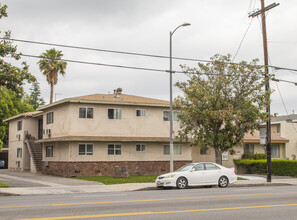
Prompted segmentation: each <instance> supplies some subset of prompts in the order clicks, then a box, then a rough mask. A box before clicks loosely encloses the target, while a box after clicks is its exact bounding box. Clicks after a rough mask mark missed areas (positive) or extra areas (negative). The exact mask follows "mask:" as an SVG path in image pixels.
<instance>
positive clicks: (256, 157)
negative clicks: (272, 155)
mask: <svg viewBox="0 0 297 220" xmlns="http://www.w3.org/2000/svg"><path fill="white" fill-rule="evenodd" d="M241 159H250V160H266V159H267V155H266V154H243V155H242V156H241Z"/></svg>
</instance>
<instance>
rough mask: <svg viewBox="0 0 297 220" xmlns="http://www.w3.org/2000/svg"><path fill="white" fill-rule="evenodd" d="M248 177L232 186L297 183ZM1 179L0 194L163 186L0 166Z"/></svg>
mask: <svg viewBox="0 0 297 220" xmlns="http://www.w3.org/2000/svg"><path fill="white" fill-rule="evenodd" d="M239 177H242V178H245V179H247V180H240V181H237V182H236V183H233V184H230V185H229V187H248V186H280V185H296V186H297V178H291V177H272V182H271V183H267V182H266V178H265V177H263V176H254V175H253V176H247V175H239ZM0 182H3V183H7V184H9V185H11V186H12V187H10V188H0V195H39V194H68V193H97V192H122V191H136V190H160V189H158V188H157V187H156V185H155V183H126V184H116V185H104V184H102V183H98V182H91V181H84V180H77V179H70V178H63V177H56V176H48V175H42V174H32V173H24V172H12V171H8V170H0Z"/></svg>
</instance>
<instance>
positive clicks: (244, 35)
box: [232, 19, 254, 62]
mask: <svg viewBox="0 0 297 220" xmlns="http://www.w3.org/2000/svg"><path fill="white" fill-rule="evenodd" d="M253 20H254V19H252V20H251V21H250V24H249V26H248V27H247V29H246V31H245V33H244V35H243V38H242V39H241V41H240V44H239V47H238V49H237V51H236V53H235V55H234V57H233V59H232V62H233V61H234V60H235V58H236V56H237V54H238V52H239V50H240V48H241V45H242V42H243V40H244V38H245V36H246V34H247V32H248V31H249V29H250V27H251V24H252V22H253Z"/></svg>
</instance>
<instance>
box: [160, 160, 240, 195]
mask: <svg viewBox="0 0 297 220" xmlns="http://www.w3.org/2000/svg"><path fill="white" fill-rule="evenodd" d="M236 181H237V176H236V173H235V170H234V168H226V167H223V166H221V165H218V164H216V163H208V162H203V163H190V164H187V165H185V166H183V167H181V168H179V169H178V170H176V171H175V172H173V173H166V174H163V175H161V176H158V177H157V179H156V185H157V187H159V188H163V187H177V188H179V189H184V188H186V187H187V186H215V185H216V186H219V187H223V188H224V187H227V186H228V184H229V183H234V182H236Z"/></svg>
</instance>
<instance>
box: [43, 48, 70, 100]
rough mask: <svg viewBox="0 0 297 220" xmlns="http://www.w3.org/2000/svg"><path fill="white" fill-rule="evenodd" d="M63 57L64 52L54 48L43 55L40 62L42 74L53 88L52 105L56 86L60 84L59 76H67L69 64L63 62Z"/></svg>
mask: <svg viewBox="0 0 297 220" xmlns="http://www.w3.org/2000/svg"><path fill="white" fill-rule="evenodd" d="M62 56H63V54H62V51H59V50H56V49H55V48H53V49H50V50H46V52H45V53H42V54H41V57H42V59H41V60H39V62H38V64H39V69H40V71H42V74H43V75H44V76H45V77H46V80H47V82H48V84H50V86H51V95H50V103H52V102H53V95H54V85H56V84H57V83H58V74H61V75H62V76H65V74H66V73H65V69H66V66H67V62H64V61H61V58H62Z"/></svg>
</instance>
